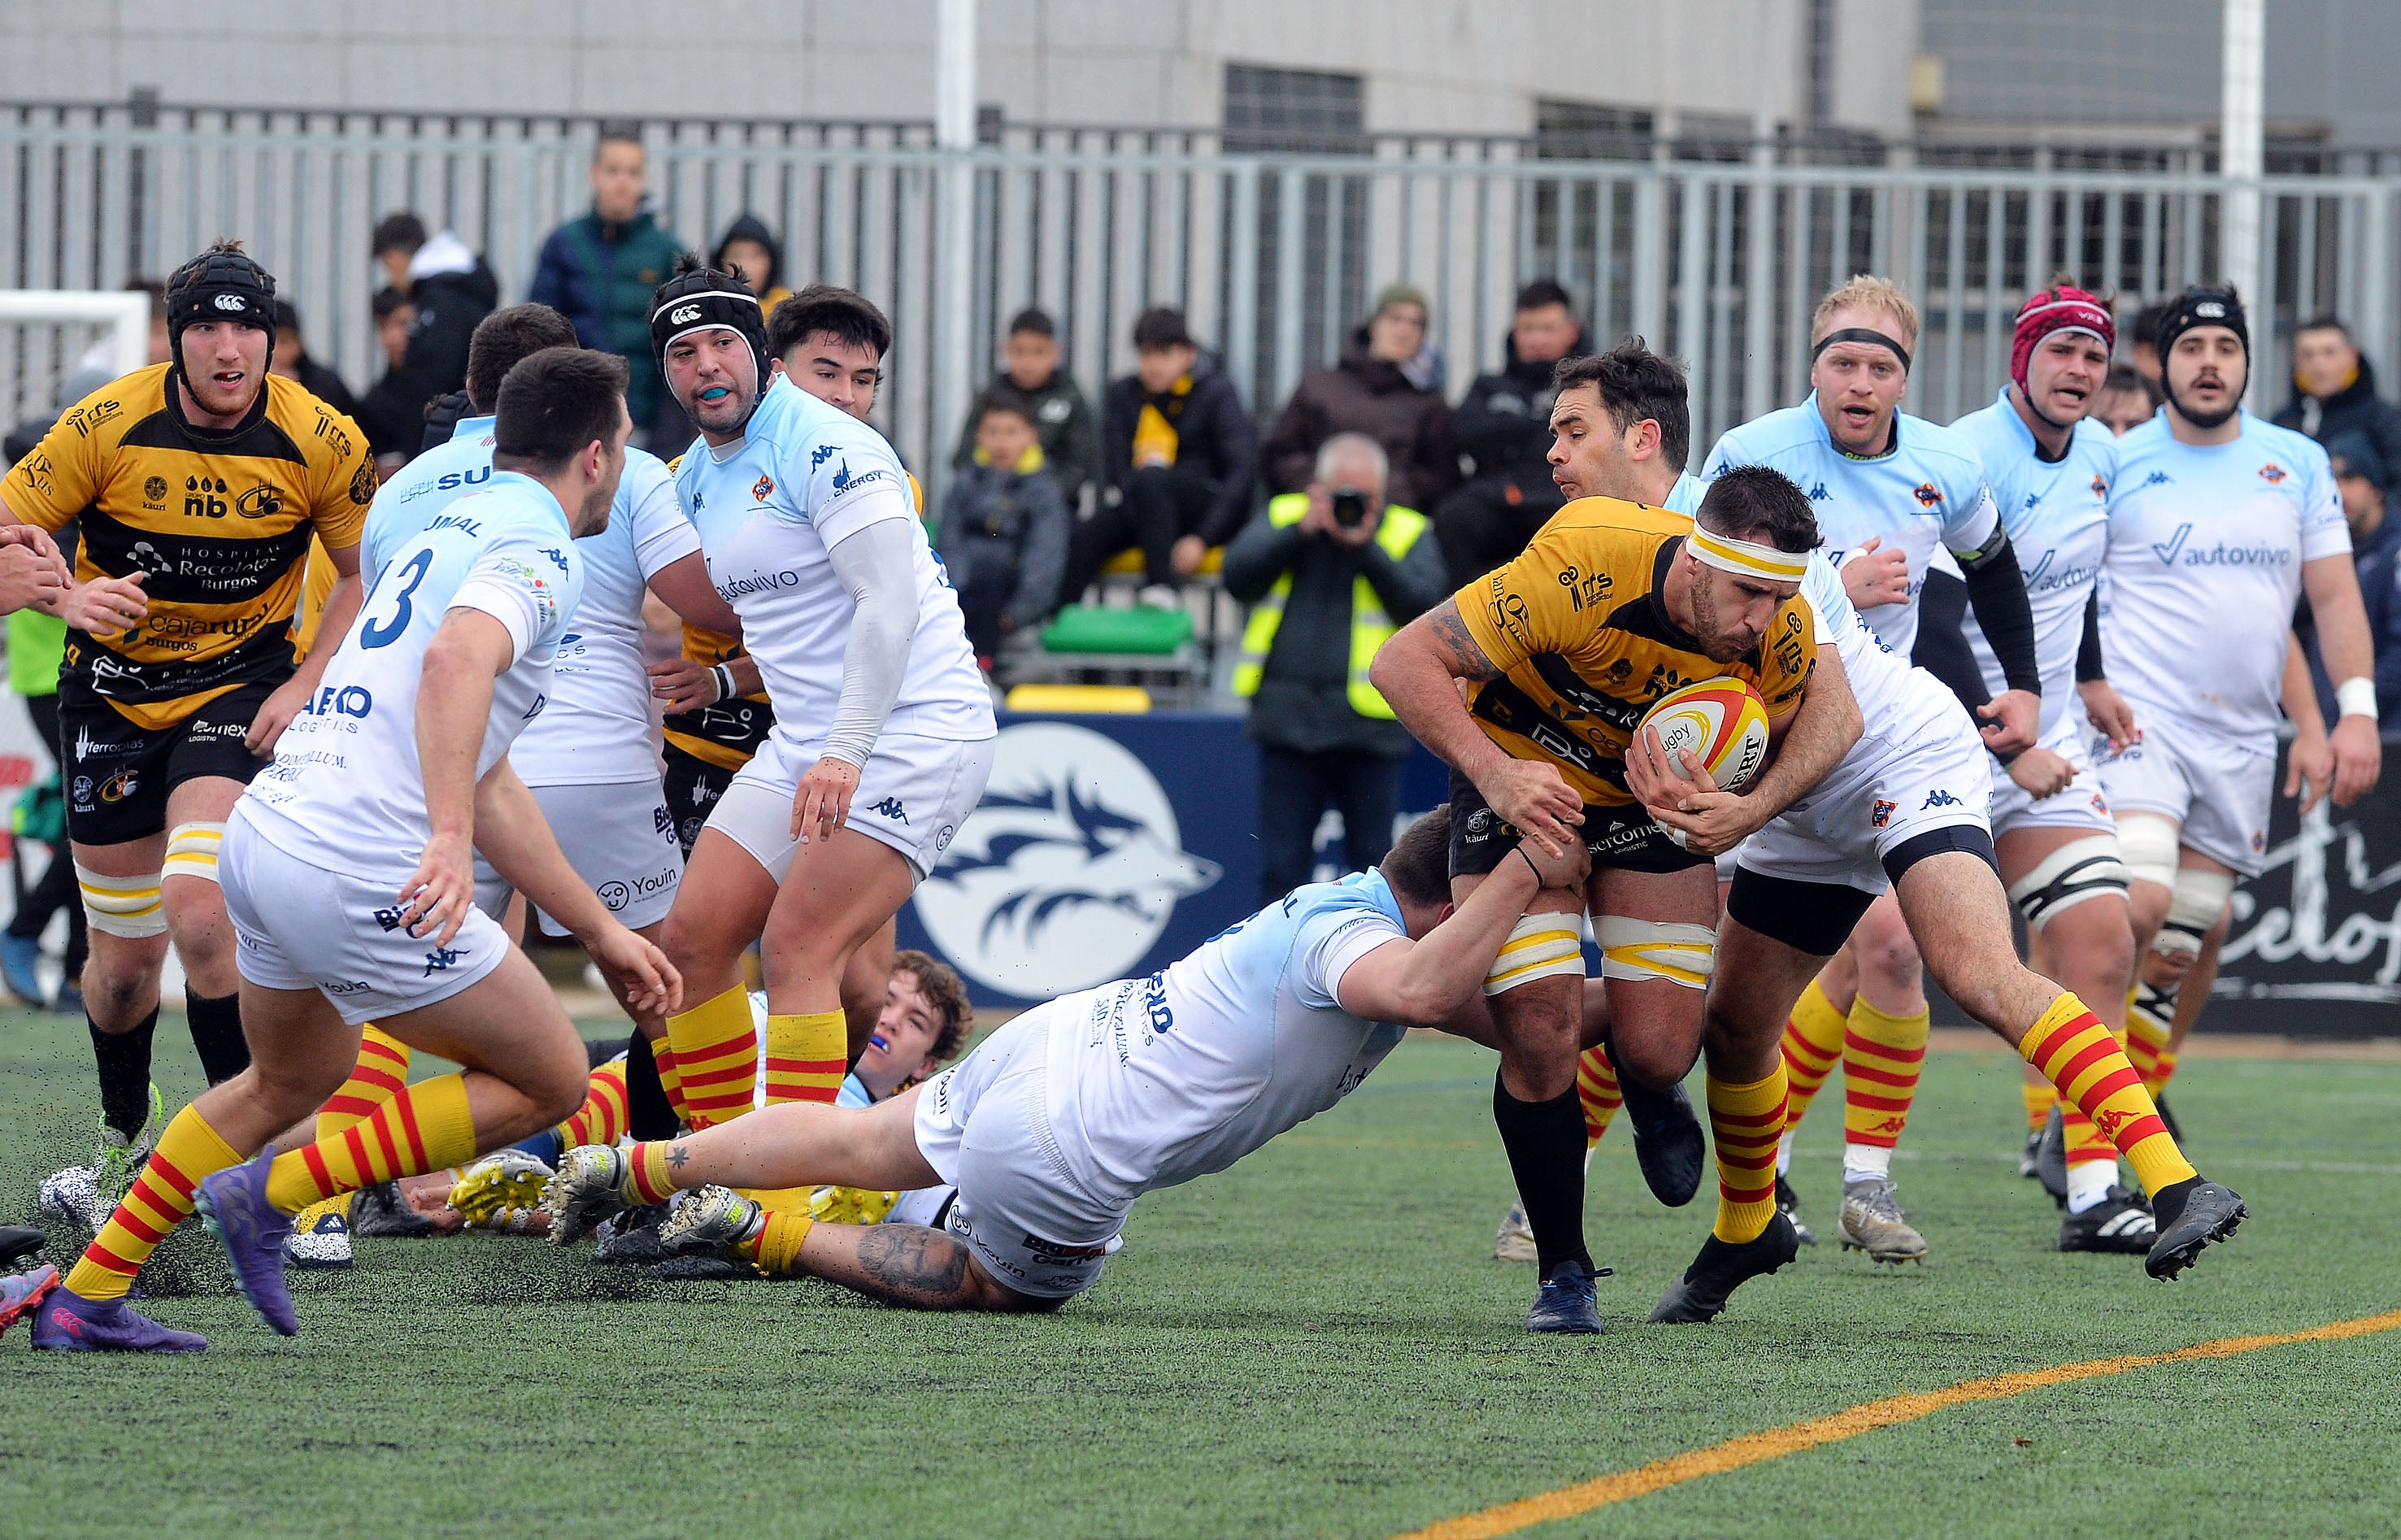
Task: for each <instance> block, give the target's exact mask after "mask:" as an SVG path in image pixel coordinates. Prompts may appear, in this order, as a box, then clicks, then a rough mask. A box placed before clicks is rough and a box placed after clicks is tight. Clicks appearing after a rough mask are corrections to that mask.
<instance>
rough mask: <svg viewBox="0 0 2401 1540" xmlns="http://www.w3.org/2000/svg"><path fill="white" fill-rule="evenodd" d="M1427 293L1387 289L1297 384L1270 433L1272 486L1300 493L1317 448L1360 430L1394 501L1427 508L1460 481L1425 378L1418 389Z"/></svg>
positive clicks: (1436, 394) (1443, 415)
mask: <svg viewBox="0 0 2401 1540" xmlns="http://www.w3.org/2000/svg"><path fill="white" fill-rule="evenodd" d="M1425 338H1426V301H1425V296H1424V295H1423V294H1421V293H1420V292H1419V291H1418V290H1416V289H1413V288H1411V287H1410V286H1409V285H1407V284H1406V283H1394V284H1393V285H1391V286H1390V287H1388V288H1387V289H1385V290H1384V292H1383V293H1382V294H1379V295H1378V296H1376V309H1375V313H1374V314H1372V315H1370V316H1369V317H1368V318H1367V319H1366V321H1365V322H1364V323H1361V325H1360V327H1359V329H1358V330H1357V331H1355V332H1353V333H1352V334H1351V340H1350V342H1349V343H1348V344H1347V345H1345V346H1344V348H1343V350H1342V361H1341V363H1339V364H1337V365H1336V366H1335V367H1333V368H1331V369H1319V370H1316V371H1314V372H1312V373H1310V374H1307V375H1303V376H1302V377H1301V380H1300V385H1299V387H1298V388H1297V390H1295V391H1294V392H1292V399H1291V400H1290V401H1288V402H1286V403H1285V404H1284V408H1283V413H1282V414H1281V415H1279V416H1278V417H1277V418H1276V423H1275V428H1274V430H1273V431H1272V432H1271V433H1269V434H1268V442H1267V450H1266V459H1267V479H1268V486H1269V488H1270V489H1271V490H1273V491H1275V492H1279V493H1282V492H1297V491H1299V490H1301V489H1303V488H1306V487H1307V486H1308V485H1309V484H1310V478H1311V476H1313V475H1314V474H1315V472H1316V466H1317V451H1318V450H1319V449H1320V448H1322V447H1324V444H1325V441H1326V440H1327V439H1329V438H1332V437H1333V436H1334V435H1335V434H1336V433H1365V434H1366V435H1367V436H1368V437H1369V438H1372V439H1374V440H1375V441H1376V442H1377V443H1378V444H1380V445H1382V446H1383V448H1384V454H1385V456H1386V457H1387V458H1388V459H1389V460H1390V461H1391V462H1392V489H1391V495H1392V499H1393V502H1398V503H1401V504H1403V505H1405V506H1407V507H1411V508H1431V507H1433V506H1434V504H1435V503H1436V502H1440V501H1441V499H1442V497H1443V494H1445V493H1446V492H1448V491H1449V490H1450V489H1451V488H1453V487H1455V486H1457V485H1458V484H1459V460H1458V457H1457V456H1456V455H1455V454H1453V453H1452V451H1451V447H1450V408H1449V407H1448V406H1445V405H1444V404H1443V399H1442V392H1441V391H1440V390H1439V389H1437V388H1435V387H1434V385H1433V384H1432V383H1431V382H1430V380H1429V382H1428V383H1423V384H1421V383H1420V380H1419V379H1418V378H1412V370H1413V369H1414V370H1416V371H1417V372H1418V373H1419V374H1423V372H1424V369H1423V360H1424V359H1425V358H1426V357H1427V356H1428V355H1427V351H1426V346H1425Z"/></svg>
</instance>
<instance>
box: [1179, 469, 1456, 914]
mask: <svg viewBox="0 0 2401 1540" xmlns="http://www.w3.org/2000/svg"><path fill="white" fill-rule="evenodd" d="M1389 481H1390V462H1389V461H1388V460H1387V458H1386V456H1385V454H1384V449H1383V446H1381V445H1379V444H1378V443H1377V442H1376V440H1375V439H1374V438H1372V437H1370V436H1368V435H1367V434H1365V433H1337V434H1335V435H1334V436H1333V437H1332V438H1329V439H1327V440H1326V441H1325V443H1324V445H1323V446H1321V447H1319V449H1318V451H1317V462H1316V465H1315V468H1314V474H1312V475H1311V476H1310V481H1309V487H1308V489H1307V490H1306V491H1300V492H1287V493H1285V494H1283V496H1281V497H1278V498H1275V499H1273V500H1272V501H1270V502H1269V503H1268V506H1267V511H1266V512H1265V513H1263V514H1261V515H1260V516H1258V517H1256V518H1255V519H1253V520H1252V521H1251V522H1250V523H1249V524H1248V525H1247V526H1245V527H1244V528H1243V529H1242V534H1241V535H1240V536H1238V537H1237V538H1236V539H1235V541H1234V543H1233V544H1231V545H1229V546H1228V547H1227V548H1226V591H1227V592H1228V593H1229V594H1231V595H1233V596H1234V597H1235V598H1238V599H1240V600H1242V602H1244V603H1245V604H1249V605H1250V606H1252V609H1251V612H1250V617H1249V619H1248V620H1247V621H1246V622H1245V623H1244V625H1243V627H1242V658H1241V660H1240V661H1239V662H1238V663H1237V664H1236V665H1235V668H1234V693H1235V694H1238V695H1245V696H1248V697H1249V698H1250V702H1251V718H1250V736H1251V740H1252V741H1253V742H1255V743H1256V744H1257V745H1258V746H1259V894H1260V898H1261V901H1263V902H1271V901H1274V900H1275V899H1277V898H1279V897H1281V896H1282V895H1283V894H1285V893H1288V892H1290V891H1291V890H1292V889H1294V888H1296V887H1299V886H1300V885H1301V884H1303V883H1305V882H1307V881H1309V880H1310V873H1311V872H1312V871H1313V870H1314V869H1315V867H1316V865H1317V849H1316V845H1317V823H1318V819H1319V818H1321V817H1322V816H1324V811H1325V809H1326V807H1327V806H1328V805H1329V804H1330V805H1331V806H1333V807H1335V808H1336V809H1338V811H1339V812H1340V813H1341V815H1342V840H1343V855H1344V859H1345V861H1346V863H1347V865H1348V869H1349V870H1351V871H1353V872H1365V871H1367V870H1369V869H1370V868H1372V867H1374V866H1375V865H1376V864H1377V863H1378V862H1379V861H1380V860H1382V859H1384V857H1385V855H1386V854H1387V853H1388V852H1389V851H1390V850H1391V849H1392V846H1393V816H1394V814H1395V813H1396V812H1397V811H1398V809H1399V806H1400V796H1401V766H1402V764H1403V763H1404V762H1405V761H1406V760H1407V758H1408V755H1409V747H1410V743H1411V739H1410V737H1409V734H1408V730H1407V729H1406V728H1405V727H1403V726H1402V725H1401V724H1400V723H1399V722H1397V721H1395V720H1394V719H1393V708H1391V707H1390V706H1388V705H1386V704H1385V703H1384V697H1383V696H1382V695H1381V694H1378V693H1377V691H1376V687H1375V686H1374V685H1372V684H1369V683H1368V682H1367V666H1368V665H1369V664H1370V663H1373V662H1374V661H1375V658H1376V650H1377V649H1378V648H1379V647H1381V646H1382V645H1383V644H1384V641H1385V639H1387V638H1389V637H1390V636H1392V634H1393V631H1395V630H1396V629H1398V628H1399V627H1401V626H1406V625H1407V624H1408V623H1409V622H1410V621H1412V620H1415V619H1416V618H1417V617H1418V616H1419V615H1420V614H1421V613H1423V612H1425V611H1427V610H1430V609H1432V608H1433V607H1434V605H1436V604H1439V603H1441V602H1442V600H1443V598H1445V596H1447V594H1448V593H1449V592H1450V588H1449V585H1448V579H1447V577H1446V576H1445V574H1444V571H1443V560H1442V547H1441V545H1440V544H1439V543H1437V542H1436V541H1434V540H1433V539H1432V538H1430V537H1429V535H1428V533H1427V527H1428V524H1429V522H1430V521H1429V520H1428V519H1427V518H1426V517H1425V516H1423V515H1421V514H1420V513H1418V512H1417V511H1416V510H1415V509H1412V508H1405V507H1402V506H1400V505H1398V504H1388V503H1387V502H1386V501H1385V495H1384V494H1385V488H1386V487H1387V485H1388V484H1389Z"/></svg>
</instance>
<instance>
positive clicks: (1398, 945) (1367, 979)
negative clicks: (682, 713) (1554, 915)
mask: <svg viewBox="0 0 2401 1540" xmlns="http://www.w3.org/2000/svg"><path fill="white" fill-rule="evenodd" d="M1515 854H1516V859H1509V858H1506V857H1504V858H1503V859H1502V862H1501V864H1500V865H1499V866H1498V867H1496V868H1495V869H1494V870H1493V872H1492V874H1491V875H1490V876H1489V877H1487V878H1486V879H1485V880H1484V881H1483V882H1482V883H1480V884H1478V885H1477V886H1476V889H1475V892H1473V893H1471V894H1469V895H1468V898H1467V901H1466V902H1465V903H1462V904H1461V905H1460V906H1459V907H1458V908H1457V909H1456V910H1454V911H1453V912H1452V913H1451V915H1450V917H1449V918H1448V919H1447V920H1444V921H1443V922H1442V923H1441V924H1440V925H1437V926H1435V927H1434V928H1433V929H1432V930H1430V931H1428V932H1427V933H1426V934H1425V936H1424V937H1423V938H1422V939H1420V940H1418V941H1414V942H1412V941H1407V940H1401V941H1391V942H1385V943H1384V944H1383V945H1381V946H1379V947H1378V948H1376V950H1374V951H1373V952H1370V953H1368V954H1367V955H1366V956H1364V957H1362V958H1360V959H1359V960H1358V961H1357V962H1355V963H1352V964H1351V967H1350V968H1349V969H1346V970H1345V971H1344V972H1343V975H1342V977H1341V979H1340V980H1339V981H1338V983H1336V984H1335V997H1336V998H1338V999H1339V1000H1340V1001H1341V1002H1342V1009H1343V1010H1345V1011H1349V1012H1351V1014H1352V1015H1354V1016H1357V1017H1359V1018H1360V1019H1361V1020H1363V1021H1371V1022H1391V1023H1393V1024H1396V1025H1400V1026H1440V1025H1442V1024H1444V1023H1445V1022H1447V1021H1448V1020H1450V1019H1451V1017H1452V1016H1453V1015H1455V1014H1456V1013H1457V1012H1458V1011H1459V1008H1460V1007H1461V1006H1462V1005H1464V1004H1466V1003H1467V1000H1468V998H1469V997H1471V996H1473V995H1474V994H1475V992H1476V990H1477V989H1478V988H1479V987H1481V986H1482V984H1483V983H1484V980H1485V976H1486V975H1487V974H1489V973H1490V972H1491V971H1492V960H1493V959H1494V958H1495V957H1498V956H1500V955H1501V947H1502V943H1503V942H1507V941H1508V939H1509V932H1510V930H1511V928H1514V927H1515V926H1516V923H1517V921H1518V919H1519V918H1520V917H1522V916H1523V915H1524V914H1525V913H1526V906H1527V905H1528V904H1530V903H1532V902H1533V901H1534V895H1535V894H1537V893H1539V892H1541V891H1542V890H1543V889H1544V888H1545V887H1581V886H1582V885H1583V883H1584V880H1585V876H1586V875H1587V874H1588V873H1590V871H1591V869H1592V863H1591V859H1590V858H1589V857H1588V856H1587V855H1586V854H1585V847H1584V842H1583V841H1581V840H1570V841H1569V842H1568V845H1567V848H1566V849H1565V850H1564V851H1563V852H1561V853H1560V854H1558V855H1557V856H1553V855H1549V854H1547V853H1545V852H1544V850H1543V849H1542V847H1541V846H1537V845H1534V844H1533V843H1532V842H1530V841H1520V842H1519V843H1518V846H1517V849H1516V853H1515Z"/></svg>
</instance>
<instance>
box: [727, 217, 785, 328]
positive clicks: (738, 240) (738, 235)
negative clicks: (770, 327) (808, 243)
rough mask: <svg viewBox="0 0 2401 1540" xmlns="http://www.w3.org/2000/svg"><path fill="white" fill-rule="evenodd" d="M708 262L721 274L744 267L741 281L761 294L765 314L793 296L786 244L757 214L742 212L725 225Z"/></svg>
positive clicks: (757, 293) (754, 291) (752, 291)
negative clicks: (786, 279)
mask: <svg viewBox="0 0 2401 1540" xmlns="http://www.w3.org/2000/svg"><path fill="white" fill-rule="evenodd" d="M708 265H709V266H710V267H712V268H716V269H717V270H718V271H719V272H721V273H724V272H732V271H734V269H735V268H739V269H741V272H742V282H745V283H748V284H749V285H750V292H751V293H752V294H755V295H757V296H759V309H760V310H761V312H763V313H765V314H768V315H773V314H774V313H775V307H776V306H778V305H781V304H782V303H783V302H784V301H785V300H787V299H789V298H791V297H792V291H791V290H789V289H788V288H786V287H785V286H784V248H783V245H782V244H781V243H780V242H779V241H776V239H775V233H774V232H773V231H771V230H769V229H768V228H767V224H766V221H764V220H762V219H761V218H760V217H759V216H758V215H757V214H754V213H746V214H743V215H741V216H739V217H738V218H736V219H735V220H734V223H733V224H731V225H728V226H727V227H725V234H724V236H723V237H722V238H721V239H720V241H718V242H717V250H716V252H715V253H714V254H712V255H711V256H710V257H709V259H708Z"/></svg>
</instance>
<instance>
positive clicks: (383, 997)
mask: <svg viewBox="0 0 2401 1540" xmlns="http://www.w3.org/2000/svg"><path fill="white" fill-rule="evenodd" d="M248 805H249V804H247V803H237V804H234V811H233V816H232V817H231V818H228V819H227V820H226V832H225V843H224V845H223V846H220V847H219V849H218V852H217V878H218V883H219V886H221V887H223V888H224V889H225V901H226V914H228V915H230V916H231V917H232V919H233V925H234V963H235V966H236V967H237V968H239V969H240V971H241V976H242V977H243V978H245V979H247V980H249V981H250V982H251V983H254V984H257V985H259V986H260V987H261V988H264V989H291V990H302V989H317V990H322V992H323V993H324V996H325V997H326V998H327V999H329V1000H331V1001H333V1002H334V1008H335V1009H336V1010H337V1011H340V1012H341V1013H342V1020H343V1021H344V1022H347V1023H348V1024H350V1025H352V1026H356V1025H358V1024H360V1023H361V1022H371V1021H377V1020H382V1019H389V1018H391V1017H393V1016H397V1015H400V1014H402V1013H403V1012H405V1011H421V1010H423V1009H424V1008H425V1007H427V1006H430V1005H438V1004H440V1003H441V1002H442V1001H444V1000H446V999H448V998H449V997H451V996H453V995H456V994H459V993H460V991H462V990H465V989H468V988H470V987H472V986H473V985H475V984H477V983H482V982H483V981H484V979H485V978H486V977H487V975H489V974H490V973H491V971H492V969H496V968H498V967H500V966H501V962H502V961H503V960H504V959H506V958H507V956H508V955H509V938H508V933H507V932H506V931H504V930H502V929H501V927H500V922H498V921H497V920H495V919H493V918H492V917H491V915H489V914H486V913H485V912H484V910H483V909H481V908H471V909H470V910H468V912H467V922H466V923H465V924H464V925H462V926H460V928H459V934H458V935H456V936H454V937H452V938H451V941H450V944H449V945H447V946H437V945H435V944H434V942H433V938H432V936H412V935H410V934H409V933H408V932H407V930H405V928H402V926H401V923H400V895H399V887H400V884H398V883H396V882H393V881H392V880H391V879H390V878H389V877H375V878H362V877H355V876H350V875H346V874H344V873H339V872H328V871H326V870H325V869H324V868H322V867H321V866H313V865H311V864H309V862H308V861H305V860H302V859H300V858H299V857H297V856H295V855H291V854H289V853H288V852H286V851H284V850H282V849H281V848H280V847H278V846H276V845H275V844H274V842H273V841H272V840H270V839H269V838H268V836H267V834H266V833H265V832H262V831H261V830H260V828H259V827H258V825H256V824H254V823H253V822H251V820H250V818H248V816H247V815H246V813H245V811H244V810H245V809H246V808H247V806H248Z"/></svg>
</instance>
